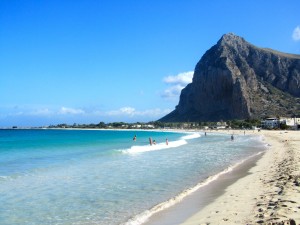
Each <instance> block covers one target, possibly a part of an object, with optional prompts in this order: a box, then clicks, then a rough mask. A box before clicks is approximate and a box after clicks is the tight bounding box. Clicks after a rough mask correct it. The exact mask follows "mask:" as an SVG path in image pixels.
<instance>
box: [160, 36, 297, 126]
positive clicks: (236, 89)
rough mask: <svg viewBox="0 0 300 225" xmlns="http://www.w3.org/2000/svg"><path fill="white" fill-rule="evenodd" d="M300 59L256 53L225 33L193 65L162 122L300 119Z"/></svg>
mask: <svg viewBox="0 0 300 225" xmlns="http://www.w3.org/2000/svg"><path fill="white" fill-rule="evenodd" d="M299 97H300V55H292V54H285V53H281V52H277V51H274V50H271V49H263V48H258V47H256V46H254V45H252V44H250V43H248V42H246V41H245V40H244V39H243V38H241V37H239V36H236V35H234V34H232V33H229V34H225V35H223V36H222V38H221V39H220V40H219V41H218V43H217V44H216V45H214V46H213V47H212V48H211V49H209V50H208V51H207V52H206V53H205V54H204V55H203V57H202V58H201V60H200V61H199V62H198V63H197V65H196V68H195V71H194V77H193V82H192V83H191V84H189V85H187V86H186V87H185V88H184V89H183V90H182V92H181V95H180V101H179V104H178V106H176V109H175V110H174V111H173V112H171V113H170V114H168V115H167V116H165V117H163V118H162V119H161V121H165V122H179V121H181V122H183V121H218V120H229V119H246V118H260V117H264V116H271V115H273V116H276V115H284V116H292V115H293V114H300V100H299Z"/></svg>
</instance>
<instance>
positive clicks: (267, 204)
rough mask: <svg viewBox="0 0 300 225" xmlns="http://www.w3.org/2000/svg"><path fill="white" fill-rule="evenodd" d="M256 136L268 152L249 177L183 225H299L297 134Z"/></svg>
mask: <svg viewBox="0 0 300 225" xmlns="http://www.w3.org/2000/svg"><path fill="white" fill-rule="evenodd" d="M241 132H242V131H240V133H241ZM258 134H259V135H263V137H264V139H265V142H266V143H267V144H268V145H269V149H268V150H267V151H266V153H265V154H264V155H263V156H262V157H261V158H260V159H259V160H258V161H257V162H256V165H255V166H254V167H252V168H251V169H250V170H249V171H248V175H246V176H244V177H242V178H240V179H238V180H237V181H236V182H234V183H233V184H231V185H229V186H228V187H227V188H226V190H225V192H224V194H222V195H221V196H219V197H217V198H216V199H215V200H213V201H212V202H211V203H209V204H208V205H206V206H205V207H204V208H203V209H201V210H200V211H199V212H197V213H195V214H194V215H193V216H191V217H190V218H188V219H187V220H186V221H184V222H183V223H182V225H200V224H300V132H299V131H265V130H262V131H261V132H259V133H258Z"/></svg>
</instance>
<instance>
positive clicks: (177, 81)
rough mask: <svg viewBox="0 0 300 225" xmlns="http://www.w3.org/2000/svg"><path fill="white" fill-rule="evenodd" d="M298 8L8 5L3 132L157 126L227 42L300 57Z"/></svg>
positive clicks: (143, 1) (1, 81) (161, 2)
mask: <svg viewBox="0 0 300 225" xmlns="http://www.w3.org/2000/svg"><path fill="white" fill-rule="evenodd" d="M299 9H300V1H299V0H289V1H282V0H281V1H279V0H266V1H259V0H253V1H238V0H230V1H228V0H211V1H200V0H197V1H196V0H187V1H183V0H152V1H149V0H140V1H136V0H127V1H125V0H123V1H121V0H119V1H118V0H112V1H108V0H107V1H105V0H102V1H100V0H85V1H81V0H59V1H58V0H51V1H37V0H36V1H30V0H26V1H25V0H24V1H19V0H1V1H0V127H8V126H14V125H16V126H40V125H50V124H58V123H64V122H65V123H69V124H73V123H99V122H100V121H104V122H112V121H123V122H137V121H141V122H148V121H151V120H157V119H159V118H161V117H162V116H164V115H166V114H167V113H168V112H170V111H172V110H173V109H174V108H175V106H176V105H177V104H178V100H179V94H180V90H181V89H182V88H183V87H184V86H186V85H187V84H188V83H189V82H191V79H192V75H193V70H194V67H195V65H196V63H197V62H198V61H199V60H200V58H201V56H202V55H203V54H204V53H205V51H206V50H208V49H209V48H210V47H211V46H212V45H214V44H215V43H216V42H217V41H218V40H219V39H220V37H221V36H222V35H223V34H225V33H228V32H233V33H235V34H237V35H239V36H242V37H244V38H245V39H246V40H247V41H249V42H251V43H252V44H254V45H256V46H259V47H268V48H273V49H276V50H279V51H283V52H288V53H294V54H300V13H299Z"/></svg>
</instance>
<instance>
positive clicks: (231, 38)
mask: <svg viewBox="0 0 300 225" xmlns="http://www.w3.org/2000/svg"><path fill="white" fill-rule="evenodd" d="M245 43H247V42H246V41H245V39H244V38H242V37H240V36H238V35H235V34H234V33H227V34H224V35H223V36H222V37H221V39H220V40H219V41H218V44H219V45H237V44H238V45H240V44H245Z"/></svg>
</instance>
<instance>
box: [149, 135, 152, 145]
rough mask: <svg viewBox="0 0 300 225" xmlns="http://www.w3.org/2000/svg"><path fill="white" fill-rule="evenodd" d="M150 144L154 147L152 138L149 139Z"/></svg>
mask: <svg viewBox="0 0 300 225" xmlns="http://www.w3.org/2000/svg"><path fill="white" fill-rule="evenodd" d="M149 144H150V145H152V138H151V137H149Z"/></svg>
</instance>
